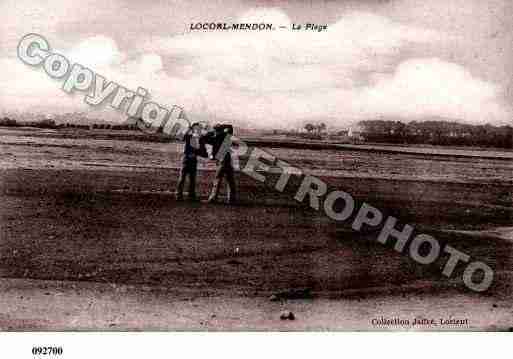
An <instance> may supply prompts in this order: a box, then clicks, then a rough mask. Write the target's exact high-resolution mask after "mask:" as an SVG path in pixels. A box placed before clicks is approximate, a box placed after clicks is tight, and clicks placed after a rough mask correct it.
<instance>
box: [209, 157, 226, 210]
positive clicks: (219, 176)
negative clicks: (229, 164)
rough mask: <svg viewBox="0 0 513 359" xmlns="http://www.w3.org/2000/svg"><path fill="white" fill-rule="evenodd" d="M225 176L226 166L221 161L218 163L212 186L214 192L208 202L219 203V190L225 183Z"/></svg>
mask: <svg viewBox="0 0 513 359" xmlns="http://www.w3.org/2000/svg"><path fill="white" fill-rule="evenodd" d="M223 176H224V166H223V164H222V162H221V161H219V162H218V163H217V169H216V174H215V179H214V183H213V185H212V191H210V196H209V197H208V202H215V201H217V197H218V196H219V189H220V187H221V184H222V182H223Z"/></svg>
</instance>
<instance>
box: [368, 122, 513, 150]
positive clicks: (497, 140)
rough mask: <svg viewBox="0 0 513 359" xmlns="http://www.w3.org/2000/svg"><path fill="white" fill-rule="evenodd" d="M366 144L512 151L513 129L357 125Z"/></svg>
mask: <svg viewBox="0 0 513 359" xmlns="http://www.w3.org/2000/svg"><path fill="white" fill-rule="evenodd" d="M359 125H360V127H361V128H362V132H361V135H362V137H363V138H364V139H365V141H369V142H387V143H422V144H433V145H458V146H481V147H498V148H513V127H511V126H492V125H466V124H461V123H457V122H449V121H425V122H415V121H413V122H409V123H402V122H400V121H386V120H366V121H361V122H359Z"/></svg>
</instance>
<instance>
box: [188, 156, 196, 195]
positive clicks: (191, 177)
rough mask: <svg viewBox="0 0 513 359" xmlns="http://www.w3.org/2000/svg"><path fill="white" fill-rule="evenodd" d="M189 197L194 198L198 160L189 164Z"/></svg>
mask: <svg viewBox="0 0 513 359" xmlns="http://www.w3.org/2000/svg"><path fill="white" fill-rule="evenodd" d="M188 172H189V199H196V173H197V172H198V162H196V161H194V162H191V163H190V164H189V171H188Z"/></svg>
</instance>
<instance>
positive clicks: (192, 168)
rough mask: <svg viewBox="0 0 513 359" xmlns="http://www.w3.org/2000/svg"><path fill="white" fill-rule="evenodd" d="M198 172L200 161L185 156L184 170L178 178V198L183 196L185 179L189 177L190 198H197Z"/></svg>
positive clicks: (183, 161)
mask: <svg viewBox="0 0 513 359" xmlns="http://www.w3.org/2000/svg"><path fill="white" fill-rule="evenodd" d="M197 170H198V159H197V158H195V157H194V158H191V157H187V156H184V158H183V160H182V169H181V170H180V177H179V178H178V185H177V191H176V192H177V197H179V198H181V197H182V196H183V187H184V185H185V178H186V177H189V198H192V199H194V198H196V172H197Z"/></svg>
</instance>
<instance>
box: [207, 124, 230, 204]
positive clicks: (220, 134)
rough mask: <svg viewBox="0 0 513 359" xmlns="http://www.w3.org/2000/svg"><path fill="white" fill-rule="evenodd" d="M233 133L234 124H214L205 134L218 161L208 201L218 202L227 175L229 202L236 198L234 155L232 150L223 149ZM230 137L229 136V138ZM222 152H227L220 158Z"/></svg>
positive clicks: (213, 155)
mask: <svg viewBox="0 0 513 359" xmlns="http://www.w3.org/2000/svg"><path fill="white" fill-rule="evenodd" d="M232 135H233V126H232V125H222V124H217V125H215V126H214V130H213V131H211V132H209V133H208V134H207V135H206V136H205V142H206V143H207V144H210V145H212V157H213V158H214V159H215V161H216V165H217V169H216V174H215V179H214V183H213V185H212V191H211V192H210V196H209V197H208V202H216V201H217V198H218V196H219V190H220V186H221V184H222V182H223V178H224V177H226V180H227V183H228V193H227V198H228V203H234V202H235V200H236V194H237V193H236V189H235V173H234V172H235V171H234V169H233V163H232V157H231V154H230V151H229V150H228V151H225V150H224V149H221V147H222V146H223V145H226V143H225V140H227V137H228V136H232ZM229 139H230V138H228V140H229ZM221 152H225V153H224V154H223V156H222V158H218V157H219V156H218V155H219V154H220V153H221Z"/></svg>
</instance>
